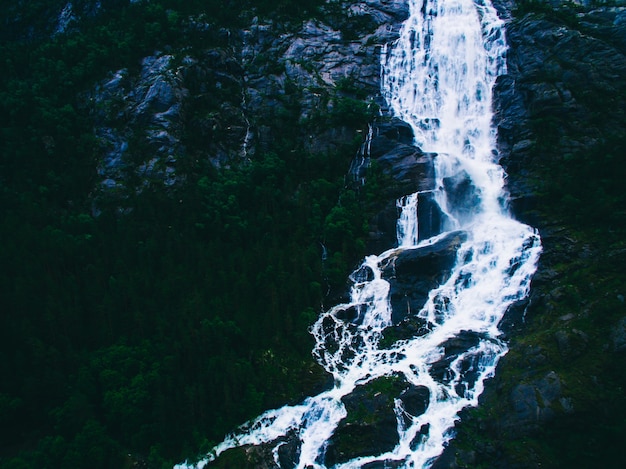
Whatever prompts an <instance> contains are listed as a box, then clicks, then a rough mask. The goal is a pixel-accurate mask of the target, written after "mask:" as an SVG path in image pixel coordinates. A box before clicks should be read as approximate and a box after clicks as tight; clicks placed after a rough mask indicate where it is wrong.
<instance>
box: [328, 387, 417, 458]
mask: <svg viewBox="0 0 626 469" xmlns="http://www.w3.org/2000/svg"><path fill="white" fill-rule="evenodd" d="M398 396H400V399H401V400H402V402H403V405H404V406H405V408H410V409H411V410H412V411H413V412H416V413H417V412H419V413H421V412H423V409H424V408H425V407H426V405H427V404H428V390H427V389H425V388H421V387H415V386H412V385H409V384H407V383H406V382H404V381H403V380H402V379H401V378H400V377H399V376H391V377H383V378H378V379H376V380H374V381H371V382H369V383H367V384H365V385H361V386H357V387H356V389H355V390H354V392H353V393H352V394H350V395H348V396H346V397H345V398H344V399H343V402H344V404H345V406H346V411H347V412H348V415H347V417H346V418H345V419H344V421H342V422H341V423H340V424H339V426H338V428H337V430H336V431H335V433H334V434H333V436H332V437H331V439H330V441H329V444H328V450H327V453H326V461H325V463H326V465H327V466H332V465H335V464H339V463H341V462H345V461H348V460H350V459H353V458H356V457H359V456H371V455H377V454H381V453H384V452H385V451H390V450H391V449H393V448H394V447H395V445H396V444H397V443H398V441H399V436H398V432H397V422H396V416H395V412H394V406H395V404H394V398H396V397H398ZM407 411H408V409H407ZM409 413H411V412H409ZM418 415H419V414H418Z"/></svg>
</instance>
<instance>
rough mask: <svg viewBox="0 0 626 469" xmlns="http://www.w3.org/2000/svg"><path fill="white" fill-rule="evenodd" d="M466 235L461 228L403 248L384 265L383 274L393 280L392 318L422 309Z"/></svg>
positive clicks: (448, 268)
mask: <svg viewBox="0 0 626 469" xmlns="http://www.w3.org/2000/svg"><path fill="white" fill-rule="evenodd" d="M465 239H466V234H465V233H463V232H460V231H455V232H452V233H449V234H448V235H446V236H445V237H443V238H442V239H440V240H439V241H437V242H435V243H433V244H430V245H426V246H422V247H420V248H415V249H402V250H398V251H397V253H395V254H393V255H391V256H389V258H388V259H387V261H386V263H385V265H382V266H381V271H382V277H383V278H384V279H386V280H387V281H388V282H389V283H390V291H389V296H390V302H391V308H392V319H393V322H394V323H395V324H397V323H399V322H400V321H402V320H403V319H405V318H406V317H407V315H409V314H411V313H417V312H419V311H420V310H421V309H422V307H423V306H424V304H425V303H426V300H427V299H428V294H429V292H430V291H431V290H432V289H433V288H436V287H438V286H439V285H441V284H442V283H443V282H445V281H446V280H447V279H448V278H449V276H450V269H451V268H452V266H453V265H454V262H455V260H456V252H457V250H458V249H459V247H460V246H461V244H462V243H463V241H465Z"/></svg>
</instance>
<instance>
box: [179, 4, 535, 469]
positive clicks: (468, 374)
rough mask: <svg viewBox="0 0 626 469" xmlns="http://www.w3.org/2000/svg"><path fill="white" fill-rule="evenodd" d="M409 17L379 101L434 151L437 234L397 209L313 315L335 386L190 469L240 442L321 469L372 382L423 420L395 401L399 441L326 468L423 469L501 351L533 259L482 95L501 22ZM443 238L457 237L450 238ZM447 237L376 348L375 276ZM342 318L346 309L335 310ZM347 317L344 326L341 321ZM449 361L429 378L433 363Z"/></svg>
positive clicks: (501, 48)
mask: <svg viewBox="0 0 626 469" xmlns="http://www.w3.org/2000/svg"><path fill="white" fill-rule="evenodd" d="M409 4H410V18H409V19H408V20H407V21H406V22H405V24H404V25H403V28H402V30H401V32H400V38H399V40H398V41H397V43H395V44H394V45H393V46H391V47H389V48H388V49H386V50H385V51H384V54H383V64H382V68H383V94H384V96H385V98H386V100H387V101H388V103H389V104H390V106H391V108H392V111H393V113H394V114H395V115H396V116H397V117H399V118H401V119H403V120H405V121H406V122H408V123H409V124H410V125H411V127H412V128H413V130H414V133H415V144H416V145H417V146H419V147H421V148H422V149H423V150H424V151H427V152H431V153H435V154H436V155H437V156H436V157H435V172H436V187H435V189H434V194H435V200H436V201H437V203H438V205H439V207H440V210H441V213H442V214H443V218H444V223H443V231H442V232H441V233H439V234H438V235H436V236H433V237H432V238H429V239H424V240H420V239H418V234H417V233H418V230H417V210H418V207H417V194H411V195H408V196H406V197H405V198H403V199H401V201H399V203H398V206H399V207H400V208H401V215H400V218H399V222H398V247H397V248H395V249H391V250H389V251H386V252H384V253H382V254H380V255H378V256H375V255H373V256H369V257H367V258H366V259H365V260H364V262H363V265H362V266H361V267H360V268H359V269H358V270H357V271H355V272H354V273H353V274H352V276H351V280H352V282H353V286H352V291H351V296H350V298H351V300H350V302H349V303H348V304H342V305H338V306H336V307H334V308H332V309H330V310H329V311H327V312H325V313H323V314H322V315H321V316H320V317H319V319H318V320H317V322H316V323H315V324H314V325H313V327H312V334H313V336H314V337H315V340H316V345H315V348H314V350H313V354H314V356H315V358H316V359H317V360H318V361H319V363H320V364H321V365H322V366H323V367H324V368H325V369H326V370H327V371H328V372H329V373H331V374H332V375H333V377H334V386H333V388H332V389H330V390H328V391H325V392H323V393H321V394H319V395H317V396H314V397H310V398H307V399H306V400H305V401H304V402H303V403H302V404H300V405H297V406H285V407H282V408H280V409H276V410H270V411H268V412H266V413H264V414H263V415H261V416H260V417H258V418H257V419H256V420H253V421H251V422H248V423H247V424H245V425H244V426H242V427H241V428H240V429H239V430H238V432H237V433H235V434H232V435H229V436H228V437H227V438H226V439H225V440H224V441H223V442H222V443H221V444H219V445H218V446H216V447H215V448H214V449H213V451H212V452H211V454H209V455H208V456H207V457H206V458H205V459H204V460H202V461H200V462H199V463H198V464H196V465H195V466H194V465H179V466H176V467H177V468H183V467H198V468H202V467H204V466H205V465H206V464H207V463H208V462H209V461H211V460H213V459H215V457H217V456H218V455H219V454H220V453H222V452H223V451H225V450H227V449H229V448H233V447H237V446H242V445H247V444H252V445H258V444H263V443H270V444H273V445H274V457H275V461H276V465H277V467H280V463H279V458H278V453H279V448H280V445H282V444H283V443H284V441H285V440H286V439H288V438H295V439H297V440H298V441H299V445H300V446H299V453H298V454H299V460H298V462H297V464H296V466H295V467H297V468H301V469H304V468H317V469H319V468H324V467H326V466H325V465H324V464H325V462H324V461H325V459H324V456H325V455H324V453H325V450H326V446H327V443H328V441H329V439H330V438H331V436H332V434H333V432H334V431H335V430H336V428H337V426H338V425H339V423H340V422H341V420H342V419H344V418H345V417H346V414H347V411H346V408H345V406H344V404H343V402H342V398H343V397H345V396H347V395H348V394H350V393H351V392H352V391H353V390H354V389H355V388H356V387H357V386H359V385H363V384H366V383H368V382H370V381H372V380H375V379H377V378H380V377H383V376H391V375H394V376H401V377H403V379H404V380H405V382H406V385H407V386H413V387H417V386H419V387H421V389H427V390H428V395H429V398H428V403H427V406H426V409H425V410H424V412H423V413H421V414H419V415H410V414H409V413H408V412H407V410H406V409H405V406H404V403H403V401H402V400H401V399H400V398H398V399H396V400H395V402H396V408H395V411H396V416H397V431H398V441H399V442H398V444H397V445H396V446H395V448H393V449H391V450H390V451H388V452H386V453H384V454H380V455H375V456H366V457H360V458H356V459H353V460H350V461H347V462H344V463H341V464H338V465H336V466H335V467H337V468H358V467H363V466H364V465H366V464H368V463H371V462H374V461H382V462H386V463H388V464H389V465H391V464H393V467H413V468H417V467H429V466H430V465H431V464H432V463H433V461H434V460H435V459H436V457H437V456H438V455H440V454H441V452H442V451H443V448H444V446H445V444H446V443H447V442H448V441H449V440H450V439H451V438H452V436H453V435H452V432H451V429H452V427H453V425H454V422H455V420H457V419H458V413H459V411H460V410H461V409H463V408H464V407H466V406H470V405H476V404H477V400H478V396H479V395H480V394H481V392H482V390H483V383H484V380H485V379H486V378H487V377H489V376H491V375H492V374H493V372H494V370H495V367H496V364H497V362H498V359H499V358H500V357H501V356H502V355H504V354H505V353H506V351H507V349H506V345H505V344H504V343H503V342H502V341H501V340H499V339H498V336H499V331H498V328H497V325H498V323H499V321H500V320H501V318H502V316H503V315H504V313H505V311H506V309H507V308H508V307H509V306H510V305H511V304H512V303H514V302H516V301H518V300H520V299H522V298H524V297H525V296H526V295H527V293H528V289H529V284H530V279H531V276H532V275H533V273H534V271H535V269H536V264H537V260H538V257H539V254H540V251H541V246H540V240H539V237H538V235H537V234H536V232H535V231H534V230H533V229H532V228H530V227H528V226H526V225H523V224H521V223H519V222H517V221H515V220H513V219H512V218H511V217H510V216H509V214H508V213H507V211H506V209H505V207H504V206H503V203H504V201H505V199H506V197H505V194H504V191H503V184H504V174H503V171H502V170H501V168H500V167H499V166H498V165H497V164H496V163H495V162H494V155H495V150H494V148H495V131H494V129H493V128H492V126H491V119H492V114H491V106H492V101H491V90H492V88H493V85H494V82H495V78H496V77H497V75H498V74H500V73H502V72H503V71H504V66H505V60H504V54H505V50H506V44H505V41H504V33H503V24H502V22H501V21H500V20H499V19H498V17H497V15H496V13H495V11H494V9H493V7H492V6H491V4H490V3H489V2H488V0H474V1H472V0H409ZM452 230H455V231H454V232H453V231H452ZM454 236H456V237H457V238H458V239H459V240H462V242H460V246H459V247H458V250H457V252H456V262H455V264H454V267H453V268H452V270H451V272H450V275H449V276H448V277H447V280H445V281H444V282H443V283H442V284H441V285H439V286H438V287H436V288H434V289H433V290H431V291H430V293H429V295H428V299H427V300H426V302H425V304H424V306H423V307H422V308H421V310H419V311H410V312H409V314H411V315H414V316H415V318H417V319H419V320H420V321H422V322H423V324H425V325H426V332H424V333H421V334H420V335H419V336H416V337H411V338H408V339H403V340H398V341H396V342H395V343H393V344H392V345H391V346H388V347H386V348H385V347H382V346H381V344H380V339H381V337H382V334H383V331H384V330H385V329H386V328H389V327H392V326H393V321H392V307H391V302H390V281H392V279H390V278H388V276H386V274H384V272H385V269H387V268H388V266H389V265H391V264H394V262H395V260H396V259H398V258H399V256H401V255H402V254H403V253H406V252H409V251H412V250H415V252H418V251H417V250H424V249H432V248H433V247H434V246H437V245H438V244H441V243H442V242H444V241H445V240H447V239H450V238H451V237H454ZM348 311H350V312H351V313H352V314H346V313H347V312H348ZM345 317H351V318H352V319H350V320H345V319H342V318H345ZM463 334H465V335H466V336H467V335H468V334H472V337H473V338H474V340H473V342H471V343H470V344H469V345H467V346H466V347H465V348H464V349H462V350H460V351H458V352H457V353H455V354H453V355H450V356H447V355H446V343H447V342H449V341H450V340H453V339H455V338H458V337H460V336H461V335H463ZM442 360H443V363H445V364H446V366H447V367H446V369H445V373H443V376H440V374H439V373H437V372H435V371H434V367H433V365H434V364H441V363H442Z"/></svg>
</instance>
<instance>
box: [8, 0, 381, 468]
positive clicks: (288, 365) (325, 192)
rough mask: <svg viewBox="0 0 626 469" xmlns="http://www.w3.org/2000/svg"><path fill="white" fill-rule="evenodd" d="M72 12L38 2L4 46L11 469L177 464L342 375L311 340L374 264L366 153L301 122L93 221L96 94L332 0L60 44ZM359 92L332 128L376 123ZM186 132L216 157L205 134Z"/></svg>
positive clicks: (227, 8) (166, 21)
mask: <svg viewBox="0 0 626 469" xmlns="http://www.w3.org/2000/svg"><path fill="white" fill-rule="evenodd" d="M63 3H64V2H56V3H55V2H47V3H45V4H44V2H29V3H28V5H26V6H23V8H25V9H26V10H25V12H24V14H23V15H22V16H21V17H20V18H21V19H20V21H17V20H16V21H17V22H16V23H15V25H16V26H15V31H13V33H15V37H11V36H10V35H9V34H8V33H7V34H3V35H2V37H1V42H0V63H3V64H4V65H3V75H4V77H5V80H3V81H2V82H1V83H0V115H2V126H1V128H0V132H1V136H0V142H2V143H1V144H0V145H1V151H0V213H1V216H0V243H1V246H2V249H1V250H0V266H2V267H1V268H0V310H1V311H2V312H3V313H2V315H1V316H0V343H2V347H1V348H0V373H2V376H3V377H4V378H3V379H2V381H1V383H0V421H1V422H2V425H1V426H0V439H1V440H2V448H1V449H0V467H1V468H3V469H4V468H7V469H8V468H17V467H24V468H34V467H50V468H53V467H92V468H109V467H116V468H118V467H132V466H133V465H134V464H136V463H139V464H143V463H145V464H147V466H148V467H167V466H168V465H169V466H171V463H173V462H179V461H181V460H183V459H185V458H188V457H190V456H191V455H194V454H196V452H197V451H207V450H208V449H209V448H210V447H211V445H212V444H213V443H215V442H216V441H218V440H220V439H221V438H222V437H223V435H224V434H225V433H226V432H228V431H230V430H232V429H233V427H234V426H235V425H237V424H239V423H242V422H244V421H245V420H247V419H248V418H250V417H253V416H255V415H256V414H258V413H259V412H260V411H261V410H263V409H266V408H270V407H274V406H278V405H282V404H284V403H286V402H288V401H293V400H295V399H299V398H300V397H302V396H303V395H304V394H305V393H307V392H310V390H311V389H313V388H314V387H319V386H320V383H322V382H324V381H325V379H326V377H325V376H324V374H323V373H322V371H321V369H320V368H319V367H318V366H317V365H316V364H315V363H314V362H313V361H312V358H311V356H310V351H311V348H312V339H311V337H310V336H309V334H308V332H307V328H308V326H309V325H310V324H311V323H312V322H313V321H314V320H315V318H316V315H317V312H318V311H319V309H320V308H321V304H322V302H323V301H324V294H325V292H326V291H327V290H328V289H329V288H331V289H333V290H335V291H336V290H338V289H340V288H343V286H344V282H345V279H346V275H347V273H348V272H349V271H350V270H351V269H352V268H353V267H354V265H355V263H356V262H357V261H358V259H359V258H360V257H361V256H362V254H363V248H364V239H365V234H366V223H365V222H366V220H367V217H368V210H370V209H371V204H370V202H371V201H372V200H375V199H376V195H375V194H372V193H371V192H368V191H369V190H370V189H367V188H366V189H363V188H360V189H359V191H358V192H357V190H356V189H352V188H349V187H346V185H345V182H344V178H345V173H346V172H347V169H348V167H349V161H350V159H351V158H352V156H353V155H354V154H355V152H356V150H357V145H358V144H359V143H360V142H359V141H356V140H355V141H354V142H347V143H346V145H345V146H344V147H342V148H339V149H337V150H336V151H333V152H324V153H311V152H308V151H306V150H305V149H304V148H303V147H302V145H301V144H299V143H298V136H299V135H300V133H301V131H302V130H301V129H299V128H298V125H299V123H298V122H297V119H293V118H292V116H291V115H289V116H286V115H285V116H277V121H276V125H279V126H280V133H281V135H283V136H284V137H283V138H281V139H277V140H276V141H275V142H274V143H273V144H272V146H271V148H267V149H264V151H262V152H258V153H257V154H256V155H255V157H254V159H253V160H252V161H250V162H247V163H246V164H241V165H237V164H233V165H232V168H230V169H229V170H223V171H217V170H215V168H213V167H212V166H211V165H210V164H209V163H208V162H206V163H203V164H201V165H200V166H197V167H194V168H193V170H189V171H188V173H186V174H185V176H186V184H185V185H180V186H177V187H173V188H168V189H166V188H165V187H163V186H162V185H159V184H153V185H152V186H150V187H149V188H147V189H146V190H144V191H143V192H141V193H137V194H134V195H132V196H130V197H128V198H127V199H125V200H124V203H125V205H124V208H125V209H126V210H125V213H126V214H120V212H119V210H118V209H117V206H116V203H115V201H114V200H113V201H109V202H110V203H108V204H107V201H106V200H104V199H103V200H99V201H98V203H99V209H101V210H102V213H101V214H100V215H99V216H97V217H94V216H92V203H93V199H92V195H93V194H92V193H91V192H92V190H93V188H94V184H95V181H96V173H95V168H96V161H97V159H98V157H99V155H98V150H97V148H98V146H97V142H96V141H95V138H94V136H93V121H92V116H91V115H90V114H89V110H88V109H87V107H86V106H83V104H82V103H83V101H82V99H83V98H82V96H84V93H85V92H87V91H89V90H90V89H93V86H94V84H95V83H96V82H97V81H99V80H101V79H102V77H104V76H106V73H107V72H108V71H110V70H118V69H120V68H128V69H130V70H131V71H132V70H135V71H136V70H138V64H139V60H140V59H141V58H142V57H143V56H145V55H149V54H152V53H153V51H154V50H159V49H163V48H168V47H169V48H172V49H174V48H186V50H187V51H192V52H193V53H201V52H200V51H201V48H202V47H222V46H224V40H225V39H224V36H223V35H220V33H219V28H223V27H226V28H229V27H233V28H234V27H236V26H237V25H239V24H242V22H243V21H244V20H245V19H246V18H250V17H251V15H253V14H267V15H273V17H274V18H289V19H291V20H293V21H297V20H298V18H303V17H305V15H312V14H315V12H316V9H317V7H318V6H319V4H320V3H321V2H320V1H318V0H309V1H306V2H298V3H294V2H290V1H286V0H285V1H278V2H271V3H270V2H253V1H247V0H234V1H231V2H227V3H228V5H225V2H223V1H189V0H186V1H175V0H162V1H150V2H140V3H136V4H128V3H127V2H110V3H106V2H105V8H104V10H103V11H102V12H100V13H99V14H98V15H95V16H93V17H90V18H86V19H84V20H81V21H83V23H81V27H80V32H78V31H75V32H71V31H70V32H68V33H67V34H62V35H52V36H50V35H49V34H48V33H49V32H50V31H48V29H49V24H48V23H47V22H46V21H44V19H45V18H48V19H49V18H50V12H51V11H58V9H60V7H62V4H63ZM73 3H74V6H75V8H76V10H78V9H80V8H81V6H82V5H83V3H82V2H73ZM113 3H115V5H113ZM106 5H109V8H106ZM57 7H58V8H57ZM7 8H8V10H7V11H8V12H7V17H8V18H13V17H16V16H15V15H17V13H16V12H17V11H18V10H17V9H18V6H16V5H13V6H11V7H7ZM55 8H57V9H56V10H55ZM190 15H195V16H196V17H199V15H200V16H202V18H204V20H205V21H207V22H208V23H210V24H211V27H210V28H208V29H202V28H195V29H194V28H188V27H186V26H185V25H186V22H187V21H188V18H189V16H190ZM207 18H208V19H207ZM31 21H32V23H31ZM27 26H32V27H33V28H32V29H33V31H35V32H34V33H33V34H30V33H28V34H27V31H26V30H27V29H28V28H27ZM47 28H48V29H47ZM22 33H23V34H22ZM228 92H229V91H228V90H224V91H223V94H224V96H223V98H224V99H227V96H226V94H228ZM232 92H233V93H237V94H238V99H239V96H240V95H239V93H240V92H241V91H240V89H234V90H232ZM294 93H295V90H294ZM207 99H208V98H207ZM342 99H343V100H344V101H341V100H339V101H338V103H339V104H338V107H337V112H336V113H333V114H332V116H330V118H329V119H327V124H326V125H344V126H347V127H348V128H350V129H354V130H357V129H360V130H362V129H361V128H360V126H362V125H363V123H364V122H366V119H367V118H368V116H369V115H370V114H371V112H370V111H369V110H368V109H367V108H366V106H365V105H362V103H361V102H358V101H357V100H356V99H354V98H352V97H348V96H346V97H344V98H342ZM295 100H296V98H293V101H295ZM347 100H350V101H347ZM207 106H208V108H209V110H210V109H211V107H212V106H213V107H214V106H215V103H207V102H205V101H203V100H202V99H199V100H197V101H195V102H194V103H191V105H190V107H189V109H188V111H189V114H188V116H189V117H188V119H189V121H190V122H192V121H193V119H200V118H201V117H203V114H202V112H203V111H202V109H204V112H205V113H206V112H207V111H206V109H207ZM355 106H357V109H356V111H355ZM294 112H295V109H294ZM188 124H189V123H188ZM189 125H190V126H191V127H193V126H192V124H189ZM315 125H317V126H319V125H320V122H316V123H315ZM355 135H356V133H355ZM185 138H186V140H185V142H184V143H185V144H187V145H188V150H189V153H190V154H193V155H194V156H197V155H199V154H200V152H201V151H202V150H201V148H202V145H203V144H204V143H205V142H204V141H202V140H194V136H193V135H191V134H190V135H187V136H186V137H185ZM205 160H206V158H205ZM374 179H375V178H373V180H374ZM370 187H372V188H374V189H375V187H376V185H375V184H373V185H372V186H370ZM322 245H323V246H324V247H325V248H326V249H327V250H328V259H327V260H326V262H325V263H323V261H322V247H323V246H322Z"/></svg>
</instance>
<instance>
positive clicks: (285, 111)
mask: <svg viewBox="0 0 626 469" xmlns="http://www.w3.org/2000/svg"><path fill="white" fill-rule="evenodd" d="M407 8H408V7H407V5H406V4H405V3H404V2H402V1H398V0H384V1H383V0H380V1H378V0H375V1H371V0H370V1H364V2H356V3H352V2H348V3H341V4H334V8H331V7H329V9H328V11H326V12H325V13H324V14H323V15H322V19H317V20H309V21H306V22H304V23H302V24H301V25H284V24H280V23H278V22H276V23H274V22H271V21H267V20H265V21H263V20H260V19H259V18H254V19H253V20H252V22H251V24H250V25H249V27H248V28H245V29H243V30H237V31H233V30H222V31H219V32H217V33H216V34H217V35H219V36H220V37H221V44H219V45H217V46H215V47H210V48H206V49H200V50H198V49H195V50H193V51H191V52H189V53H185V52H184V51H176V52H156V53H155V54H154V55H153V56H149V57H146V58H144V59H143V61H142V63H141V68H140V69H139V70H137V71H133V72H131V71H129V70H127V69H123V70H117V71H112V72H111V74H110V76H109V77H107V78H106V79H104V80H102V81H101V82H100V83H99V84H98V85H97V86H96V88H95V89H94V90H93V92H92V93H91V94H90V96H89V99H90V102H91V105H92V108H93V115H94V117H95V122H96V127H95V133H96V135H97V137H98V139H99V141H100V147H101V159H100V163H99V166H98V175H99V177H100V180H99V182H98V185H97V193H98V196H97V198H96V199H98V198H102V197H109V198H110V197H113V198H117V199H118V201H119V203H120V204H121V205H123V199H124V197H125V196H124V194H125V193H126V194H130V193H135V192H137V191H141V190H143V189H145V188H146V187H149V186H151V185H157V186H165V188H167V187H168V186H172V185H176V184H183V183H184V181H185V180H186V175H187V174H188V173H191V172H194V171H198V170H199V168H200V166H201V165H203V164H206V163H209V164H210V165H212V166H214V167H216V168H220V167H224V166H229V165H230V164H238V163H240V162H242V161H243V162H245V160H246V159H247V158H252V157H254V154H255V152H256V151H257V150H261V151H267V150H268V149H269V148H271V147H272V145H273V144H276V142H280V141H281V140H283V139H286V138H285V137H286V135H284V134H283V133H282V132H283V130H282V125H281V123H282V122H284V121H285V120H288V121H290V124H292V125H293V123H294V122H298V123H299V124H300V131H299V132H300V135H299V140H300V142H301V143H302V145H303V146H304V149H305V150H306V151H310V152H313V153H319V152H328V151H333V150H337V149H338V148H340V147H342V146H343V145H345V142H346V141H348V142H350V141H352V140H354V139H355V138H362V136H359V135H355V133H354V132H355V130H356V131H357V132H361V134H362V133H363V132H364V129H363V122H365V121H366V120H367V116H368V115H370V116H373V115H374V114H375V113H376V109H377V104H376V103H375V101H374V99H375V97H376V95H377V94H378V92H379V75H380V71H379V55H380V48H381V46H382V45H383V44H385V43H387V42H389V41H391V40H393V39H394V38H395V36H396V34H397V31H398V28H399V25H400V23H401V22H402V20H404V19H405V18H406V17H407V15H408V9H407ZM187 27H188V28H210V26H209V25H208V24H203V22H202V19H201V18H190V19H189V21H188V22H187ZM329 117H330V120H329ZM364 118H365V120H364ZM289 137H290V138H293V136H289ZM96 205H97V204H96ZM96 210H97V208H96Z"/></svg>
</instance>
